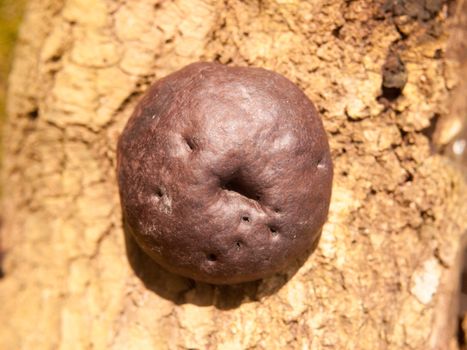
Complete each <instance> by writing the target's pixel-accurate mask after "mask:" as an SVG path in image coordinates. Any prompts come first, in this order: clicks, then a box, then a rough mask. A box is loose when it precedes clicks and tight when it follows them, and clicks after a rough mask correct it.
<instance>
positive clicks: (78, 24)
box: [0, 0, 467, 349]
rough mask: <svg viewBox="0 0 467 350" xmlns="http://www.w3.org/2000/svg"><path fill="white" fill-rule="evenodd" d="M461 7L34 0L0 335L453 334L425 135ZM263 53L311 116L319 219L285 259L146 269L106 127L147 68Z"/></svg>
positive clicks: (444, 195) (386, 343)
mask: <svg viewBox="0 0 467 350" xmlns="http://www.w3.org/2000/svg"><path fill="white" fill-rule="evenodd" d="M460 5H461V4H456V3H454V2H450V3H449V4H446V3H444V2H442V1H428V0H427V1H426V2H424V1H417V0H413V1H408V0H406V1H383V0H381V1H376V0H375V1H371V2H370V1H366V0H359V1H344V0H316V1H308V0H302V1H298V0H281V1H279V0H277V1H272V0H267V1H236V0H225V1H215V0H175V1H154V0H152V1H150V0H131V1H129V0H126V1H125V0H114V1H111V0H67V1H63V0H61V1H60V0H58V1H57V0H40V1H31V3H30V6H29V11H28V12H27V15H26V19H25V23H24V25H23V27H22V30H21V33H20V43H19V46H18V49H17V53H16V62H15V65H14V69H13V72H12V75H11V80H10V91H9V111H8V112H9V121H8V125H7V126H6V130H5V139H6V140H5V142H6V144H5V147H6V148H5V164H4V170H3V174H4V198H3V209H2V215H3V227H2V248H3V250H4V251H5V253H6V254H5V258H4V261H3V270H4V272H5V276H4V277H3V279H1V281H0V300H1V302H0V320H1V323H2V327H1V328H0V348H1V349H56V348H58V349H83V348H84V349H86V348H94V349H247V348H248V349H278V348H284V349H326V348H335V349H404V348H407V349H447V348H448V347H451V348H455V347H456V345H455V334H454V332H455V328H456V324H455V322H456V319H455V303H456V300H457V287H458V286H457V285H458V283H457V279H458V269H459V266H460V264H459V260H460V256H461V254H460V253H461V251H462V249H463V244H462V239H461V235H462V233H463V232H464V231H465V229H466V223H465V217H466V215H467V213H466V204H465V194H466V192H465V185H464V183H463V179H462V176H461V174H460V172H459V171H457V170H456V169H455V168H454V167H453V166H451V164H450V163H449V162H448V161H447V160H446V159H445V158H442V157H441V156H438V155H436V154H434V153H433V152H432V148H431V146H430V140H429V137H428V136H429V134H430V126H431V124H432V122H433V121H434V120H435V119H436V118H437V116H441V117H442V116H443V115H446V114H449V113H451V112H450V109H449V106H450V97H451V91H452V90H453V89H454V88H455V86H456V84H457V80H458V79H457V78H458V67H457V66H456V64H455V62H454V61H451V60H449V59H448V58H447V56H446V49H447V47H448V43H449V31H450V23H451V19H452V18H453V17H454V14H455V12H456V8H457V7H460ZM200 59H204V60H217V61H220V62H222V63H227V64H231V65H255V66H263V67H265V68H269V69H272V70H275V71H278V72H279V73H281V74H284V75H285V76H287V77H288V78H289V79H291V80H292V81H294V82H296V83H297V84H298V85H299V86H300V87H301V88H302V89H304V91H305V92H306V93H307V94H308V96H309V97H310V98H311V99H312V100H313V101H314V102H315V104H316V105H317V107H318V109H319V110H320V113H321V114H322V116H323V118H324V124H325V127H326V130H327V132H328V134H329V139H330V144H331V149H332V155H333V159H334V165H335V179H334V188H333V198H332V203H331V208H330V214H329V220H328V223H327V224H326V225H325V226H324V229H323V233H322V237H321V240H320V243H319V246H318V248H317V250H316V251H315V252H314V254H313V255H312V256H311V257H310V258H309V259H308V260H307V261H306V262H305V263H304V264H303V265H302V266H295V267H292V268H291V269H290V271H289V272H288V273H287V274H280V275H277V276H274V277H272V278H269V279H267V280H263V281H261V282H255V283H249V284H245V285H241V286H235V287H213V286H210V285H207V284H201V283H194V282H193V281H191V280H188V279H184V278H181V277H177V276H175V275H172V274H170V273H167V272H165V271H163V270H161V269H160V268H159V267H157V266H155V265H154V264H152V263H151V262H150V260H148V259H147V258H146V256H145V255H143V254H142V253H141V252H140V251H139V250H138V249H137V248H136V246H135V245H134V243H133V242H132V241H131V240H130V239H129V238H128V236H126V235H125V234H124V230H123V228H122V222H121V211H120V206H119V199H118V189H117V185H116V174H115V149H116V144H117V138H118V136H119V134H120V132H121V131H122V129H123V126H124V125H125V122H126V121H127V119H128V117H129V115H130V114H131V112H132V110H133V108H134V106H135V104H136V102H137V100H138V98H139V96H140V95H141V93H142V92H143V91H144V90H145V89H146V87H147V86H148V84H149V83H150V82H151V81H153V80H154V79H155V78H158V77H162V76H164V75H166V74H168V73H170V72H172V71H174V70H176V69H178V68H180V67H182V66H184V65H186V64H188V63H190V62H193V61H198V60H200Z"/></svg>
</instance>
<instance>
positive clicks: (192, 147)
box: [185, 137, 196, 151]
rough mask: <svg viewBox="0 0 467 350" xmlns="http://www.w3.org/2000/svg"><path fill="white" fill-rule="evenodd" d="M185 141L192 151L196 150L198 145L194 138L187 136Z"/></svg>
mask: <svg viewBox="0 0 467 350" xmlns="http://www.w3.org/2000/svg"><path fill="white" fill-rule="evenodd" d="M185 142H186V144H187V146H188V148H189V149H190V150H191V151H194V150H195V148H196V145H195V142H194V140H193V139H192V138H191V137H186V138H185Z"/></svg>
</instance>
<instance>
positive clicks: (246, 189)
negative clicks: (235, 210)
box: [220, 173, 260, 200]
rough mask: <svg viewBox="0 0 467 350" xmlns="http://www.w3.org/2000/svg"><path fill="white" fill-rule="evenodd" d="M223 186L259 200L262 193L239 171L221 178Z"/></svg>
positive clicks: (225, 188)
mask: <svg viewBox="0 0 467 350" xmlns="http://www.w3.org/2000/svg"><path fill="white" fill-rule="evenodd" d="M220 180H221V181H220V182H221V183H220V185H221V188H223V189H224V190H227V191H231V192H237V193H238V194H240V195H242V196H244V197H246V198H249V199H253V200H259V199H260V194H259V193H258V192H257V189H256V188H255V186H253V185H252V184H251V183H248V182H247V181H245V179H244V178H243V177H242V176H241V175H240V174H238V173H235V174H233V175H231V176H230V177H228V178H226V179H220Z"/></svg>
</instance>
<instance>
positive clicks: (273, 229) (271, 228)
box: [269, 226, 278, 237]
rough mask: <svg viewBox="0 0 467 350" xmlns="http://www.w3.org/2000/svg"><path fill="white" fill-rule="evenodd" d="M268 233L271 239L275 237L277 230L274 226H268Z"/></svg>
mask: <svg viewBox="0 0 467 350" xmlns="http://www.w3.org/2000/svg"><path fill="white" fill-rule="evenodd" d="M269 231H270V232H271V235H272V236H273V237H275V236H277V234H278V233H277V228H275V227H274V226H269Z"/></svg>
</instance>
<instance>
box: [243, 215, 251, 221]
mask: <svg viewBox="0 0 467 350" xmlns="http://www.w3.org/2000/svg"><path fill="white" fill-rule="evenodd" d="M242 220H243V221H245V222H250V218H249V217H248V216H242Z"/></svg>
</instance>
